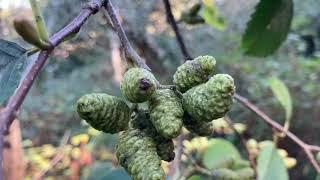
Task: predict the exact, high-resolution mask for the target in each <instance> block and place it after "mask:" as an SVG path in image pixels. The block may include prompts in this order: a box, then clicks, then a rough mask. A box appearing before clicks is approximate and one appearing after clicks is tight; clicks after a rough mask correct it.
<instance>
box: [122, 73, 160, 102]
mask: <svg viewBox="0 0 320 180" xmlns="http://www.w3.org/2000/svg"><path fill="white" fill-rule="evenodd" d="M158 84H159V83H158V81H157V80H156V78H155V77H154V76H153V74H152V73H151V72H149V71H148V70H146V69H143V68H130V69H129V70H128V71H127V72H126V73H125V74H124V77H123V79H122V81H121V84H120V89H121V93H122V95H123V96H125V97H126V98H127V99H128V100H129V101H131V102H133V103H142V102H145V101H147V100H149V99H150V98H151V96H152V95H153V93H154V92H155V90H156V88H157V86H158Z"/></svg>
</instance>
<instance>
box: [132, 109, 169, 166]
mask: <svg viewBox="0 0 320 180" xmlns="http://www.w3.org/2000/svg"><path fill="white" fill-rule="evenodd" d="M130 127H132V128H138V129H140V130H142V131H144V132H145V133H147V135H148V136H150V137H152V139H153V140H154V141H155V143H156V147H157V153H158V155H159V156H160V158H161V159H162V160H164V161H168V162H170V161H172V160H173V159H174V157H175V153H174V144H173V141H172V139H165V138H164V137H162V136H161V135H160V134H159V133H158V132H157V130H156V129H155V127H154V126H153V124H152V123H151V121H150V115H149V114H148V113H146V112H139V113H138V114H137V117H136V118H134V119H133V120H131V121H130Z"/></svg>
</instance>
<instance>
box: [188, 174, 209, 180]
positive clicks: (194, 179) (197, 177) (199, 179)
mask: <svg viewBox="0 0 320 180" xmlns="http://www.w3.org/2000/svg"><path fill="white" fill-rule="evenodd" d="M207 179H208V180H209V179H210V178H209V177H204V176H202V175H193V176H191V177H189V178H188V180H207Z"/></svg>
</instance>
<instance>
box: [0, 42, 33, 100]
mask: <svg viewBox="0 0 320 180" xmlns="http://www.w3.org/2000/svg"><path fill="white" fill-rule="evenodd" d="M26 59H27V51H26V50H25V49H24V48H22V47H20V46H19V45H18V44H16V43H13V42H10V41H6V40H3V39H0V104H3V102H4V101H6V100H7V99H8V98H9V97H10V96H11V95H12V94H13V92H14V91H15V89H16V88H17V87H18V86H19V83H20V79H21V75H22V72H23V70H24V69H25V65H26Z"/></svg>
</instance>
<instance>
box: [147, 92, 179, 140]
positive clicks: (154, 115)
mask: <svg viewBox="0 0 320 180" xmlns="http://www.w3.org/2000/svg"><path fill="white" fill-rule="evenodd" d="M149 109H150V120H151V122H152V124H153V125H154V127H155V128H156V130H157V131H158V133H159V134H160V135H161V136H163V137H165V138H167V139H171V138H175V137H177V136H178V135H179V134H180V131H181V128H182V116H183V108H182V103H181V100H180V99H179V98H178V97H177V95H176V94H175V93H174V92H173V91H172V90H169V89H162V90H156V92H155V94H154V95H153V97H152V98H151V99H150V101H149Z"/></svg>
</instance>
